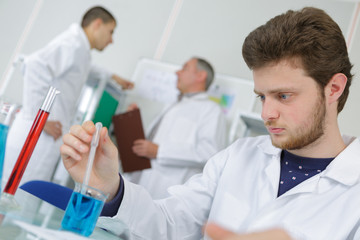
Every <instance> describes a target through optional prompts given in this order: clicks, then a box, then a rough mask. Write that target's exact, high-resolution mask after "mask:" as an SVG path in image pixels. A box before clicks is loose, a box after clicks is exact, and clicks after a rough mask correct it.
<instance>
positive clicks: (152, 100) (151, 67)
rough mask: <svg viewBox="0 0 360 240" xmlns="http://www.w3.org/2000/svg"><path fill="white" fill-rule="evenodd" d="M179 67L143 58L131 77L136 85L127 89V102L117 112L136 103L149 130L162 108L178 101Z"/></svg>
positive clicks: (146, 129) (144, 124)
mask: <svg viewBox="0 0 360 240" xmlns="http://www.w3.org/2000/svg"><path fill="white" fill-rule="evenodd" d="M179 69H181V65H177V64H172V63H167V62H162V61H158V60H153V59H149V58H141V59H140V60H139V61H138V63H137V64H136V68H135V71H134V73H133V75H132V77H131V80H132V81H133V82H134V83H135V87H134V89H133V90H130V91H126V98H125V102H124V104H121V106H120V109H119V110H118V111H117V112H124V111H126V108H127V106H128V105H129V104H131V103H136V104H137V105H138V106H139V108H140V113H141V118H142V122H143V127H144V129H145V132H147V131H148V126H149V124H150V123H151V121H152V120H153V119H154V118H155V117H156V116H157V115H158V114H159V113H160V112H161V110H162V109H163V108H164V107H165V106H166V105H167V104H171V103H173V102H174V101H176V99H177V96H178V94H179V91H178V90H177V88H176V81H177V76H176V74H175V72H176V71H177V70H179Z"/></svg>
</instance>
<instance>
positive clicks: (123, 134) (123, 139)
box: [112, 109, 151, 172]
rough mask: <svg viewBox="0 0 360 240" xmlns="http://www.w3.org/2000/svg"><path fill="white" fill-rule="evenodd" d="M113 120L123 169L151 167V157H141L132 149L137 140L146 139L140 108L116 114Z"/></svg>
mask: <svg viewBox="0 0 360 240" xmlns="http://www.w3.org/2000/svg"><path fill="white" fill-rule="evenodd" d="M112 122H113V125H114V132H115V138H116V142H117V145H118V150H119V154H120V160H121V165H122V169H123V171H124V172H133V171H138V170H143V169H147V168H151V163H150V159H148V158H145V157H139V156H137V155H136V154H135V153H134V152H133V150H132V146H133V145H134V141H135V140H137V139H145V134H144V129H143V126H142V121H141V115H140V110H139V109H135V110H133V111H129V112H125V113H121V114H117V115H114V116H113V117H112Z"/></svg>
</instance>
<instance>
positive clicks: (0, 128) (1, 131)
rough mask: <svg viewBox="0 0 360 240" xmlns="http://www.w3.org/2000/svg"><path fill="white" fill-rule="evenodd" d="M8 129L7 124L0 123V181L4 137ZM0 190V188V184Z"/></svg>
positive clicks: (3, 154) (2, 165)
mask: <svg viewBox="0 0 360 240" xmlns="http://www.w3.org/2000/svg"><path fill="white" fill-rule="evenodd" d="M8 130H9V127H8V126H6V125H3V124H1V123H0V182H1V180H2V175H3V168H4V158H5V147H6V137H7V134H8ZM0 190H1V184H0Z"/></svg>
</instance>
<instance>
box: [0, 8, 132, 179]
mask: <svg viewBox="0 0 360 240" xmlns="http://www.w3.org/2000/svg"><path fill="white" fill-rule="evenodd" d="M115 27H116V20H115V18H114V17H113V15H112V14H111V13H110V12H109V11H107V10H106V9H104V8H103V7H100V6H96V7H93V8H91V9H89V10H88V11H87V12H86V13H85V14H84V16H83V18H82V22H81V25H79V24H72V25H71V26H70V27H69V28H68V29H67V30H66V31H65V32H63V33H61V34H60V35H58V36H57V37H55V39H53V40H52V41H51V42H50V43H49V44H47V45H46V46H45V47H44V48H42V49H40V50H38V51H36V52H34V53H33V54H31V55H29V56H27V57H25V61H24V67H23V76H24V90H23V104H22V109H21V111H20V113H19V114H18V115H17V117H16V119H15V121H14V123H13V126H12V127H11V129H10V131H9V134H8V139H7V146H6V153H5V165H4V181H7V179H8V177H9V176H10V174H11V171H12V168H13V166H14V164H15V162H16V160H17V157H18V155H19V152H20V150H21V148H22V145H23V143H24V141H25V139H26V137H27V134H28V132H29V129H30V127H31V124H32V122H33V120H34V118H35V116H36V113H37V112H38V109H39V108H40V107H41V104H42V102H43V100H44V99H45V96H46V93H47V91H48V89H49V87H50V86H53V87H55V88H57V89H58V90H60V92H61V93H60V95H58V97H57V98H56V101H55V103H54V105H53V107H52V110H51V114H50V116H49V119H48V121H47V123H46V125H45V127H44V131H43V133H42V135H41V137H40V139H39V141H38V143H37V145H36V148H35V150H34V152H33V154H32V157H31V159H30V161H29V164H28V166H27V169H26V171H25V173H24V175H23V178H22V182H26V181H29V180H32V179H41V180H50V179H51V177H52V175H53V172H54V169H55V167H56V164H57V162H58V159H59V156H60V152H59V147H60V145H61V143H62V141H61V136H62V134H63V133H64V132H67V131H68V129H69V125H70V124H71V121H72V119H73V117H74V114H75V111H76V102H77V100H78V97H79V95H80V92H81V89H82V87H83V85H84V84H85V82H86V80H87V79H88V77H90V76H91V77H94V78H101V79H114V80H115V81H116V82H117V83H118V84H120V85H121V86H122V88H124V89H129V88H132V87H133V84H132V83H131V82H129V81H127V80H124V79H122V78H121V77H119V76H117V75H115V74H112V73H111V72H109V71H107V70H105V69H103V68H101V67H99V66H95V65H93V64H92V63H91V55H90V53H91V50H92V49H96V50H99V51H102V50H104V49H105V48H106V47H107V46H108V45H109V44H110V43H112V35H113V32H114V29H115Z"/></svg>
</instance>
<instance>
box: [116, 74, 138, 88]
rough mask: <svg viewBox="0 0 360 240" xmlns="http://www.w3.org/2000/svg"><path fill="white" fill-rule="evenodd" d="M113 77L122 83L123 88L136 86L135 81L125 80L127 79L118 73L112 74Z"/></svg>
mask: <svg viewBox="0 0 360 240" xmlns="http://www.w3.org/2000/svg"><path fill="white" fill-rule="evenodd" d="M111 78H112V79H114V80H115V81H116V82H117V83H118V84H120V85H121V87H122V88H123V89H132V88H134V83H133V82H130V81H128V80H125V79H123V78H121V77H119V76H118V75H116V74H114V75H112V76H111Z"/></svg>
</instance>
